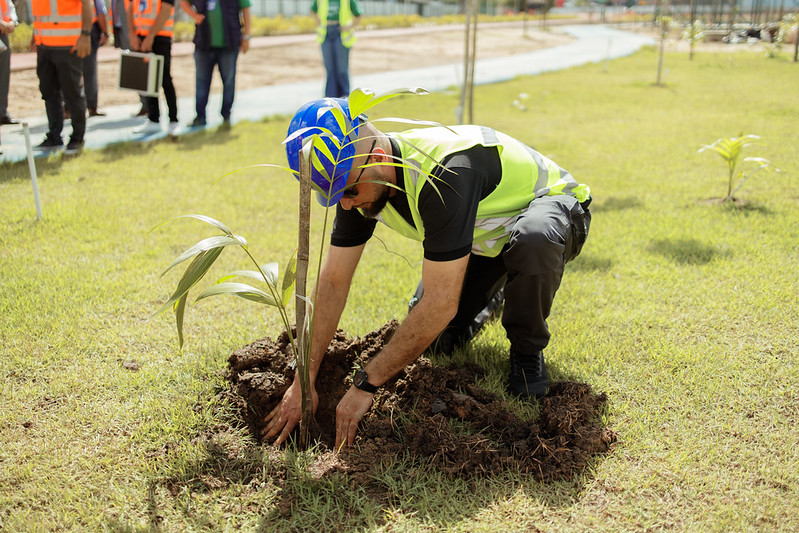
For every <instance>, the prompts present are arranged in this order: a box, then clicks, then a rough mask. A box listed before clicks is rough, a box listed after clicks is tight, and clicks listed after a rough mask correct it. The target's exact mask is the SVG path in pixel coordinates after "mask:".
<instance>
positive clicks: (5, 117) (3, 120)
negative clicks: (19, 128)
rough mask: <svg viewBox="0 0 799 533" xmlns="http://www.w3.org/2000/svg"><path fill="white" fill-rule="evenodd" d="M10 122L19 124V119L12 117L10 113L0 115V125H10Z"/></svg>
mask: <svg viewBox="0 0 799 533" xmlns="http://www.w3.org/2000/svg"><path fill="white" fill-rule="evenodd" d="M9 124H19V120H17V119H15V118H11V117H10V116H8V115H3V116H2V117H0V126H8V125H9Z"/></svg>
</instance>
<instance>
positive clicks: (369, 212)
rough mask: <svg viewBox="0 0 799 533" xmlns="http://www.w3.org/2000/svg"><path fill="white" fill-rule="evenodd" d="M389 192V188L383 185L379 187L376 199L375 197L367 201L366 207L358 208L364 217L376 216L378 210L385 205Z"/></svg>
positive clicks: (378, 212)
mask: <svg viewBox="0 0 799 533" xmlns="http://www.w3.org/2000/svg"><path fill="white" fill-rule="evenodd" d="M390 193H391V191H390V189H389V188H388V187H386V186H385V185H384V186H383V187H382V188H381V192H380V196H378V197H377V199H375V200H374V201H373V202H369V205H368V207H361V208H360V209H361V213H362V214H363V216H365V217H366V218H377V216H378V215H379V214H380V211H382V210H383V208H384V207H386V204H387V203H388V198H389V194H390Z"/></svg>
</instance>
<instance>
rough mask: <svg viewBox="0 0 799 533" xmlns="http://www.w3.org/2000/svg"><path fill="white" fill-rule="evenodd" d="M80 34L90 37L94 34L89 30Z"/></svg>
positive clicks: (81, 31)
mask: <svg viewBox="0 0 799 533" xmlns="http://www.w3.org/2000/svg"><path fill="white" fill-rule="evenodd" d="M80 34H81V35H85V36H87V37H90V36H91V34H92V32H90V31H89V30H80Z"/></svg>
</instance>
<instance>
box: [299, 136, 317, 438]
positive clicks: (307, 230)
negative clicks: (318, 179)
mask: <svg viewBox="0 0 799 533" xmlns="http://www.w3.org/2000/svg"><path fill="white" fill-rule="evenodd" d="M309 147H310V143H309ZM312 151H313V149H312V148H311V149H310V150H308V151H307V152H306V150H305V148H304V147H303V150H302V153H301V154H300V213H299V236H298V244H297V281H296V286H295V287H296V288H295V291H296V297H297V299H296V305H297V348H298V349H297V372H298V373H299V376H300V388H301V390H302V419H301V420H300V443H299V444H300V448H301V449H305V448H306V447H307V445H308V435H309V434H310V428H311V424H312V423H313V401H312V398H311V382H310V381H311V380H310V375H309V369H308V365H309V363H310V360H311V352H310V339H309V338H308V337H307V335H306V334H305V331H306V330H305V321H306V311H307V303H306V302H307V282H308V260H309V256H310V245H311V236H310V235H311V165H310V161H309V159H310V157H311V153H312Z"/></svg>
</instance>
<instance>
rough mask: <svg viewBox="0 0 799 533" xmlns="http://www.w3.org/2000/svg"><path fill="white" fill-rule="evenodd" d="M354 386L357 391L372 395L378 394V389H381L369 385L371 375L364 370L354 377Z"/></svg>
mask: <svg viewBox="0 0 799 533" xmlns="http://www.w3.org/2000/svg"><path fill="white" fill-rule="evenodd" d="M352 384H353V385H355V388H356V389H361V390H362V391H366V392H370V393H372V394H374V393H376V392H377V389H379V388H380V387H377V386H375V385H372V384H371V383H369V374H367V373H366V370H364V369H362V368H360V369H358V370H356V371H355V375H354V376H352Z"/></svg>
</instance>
